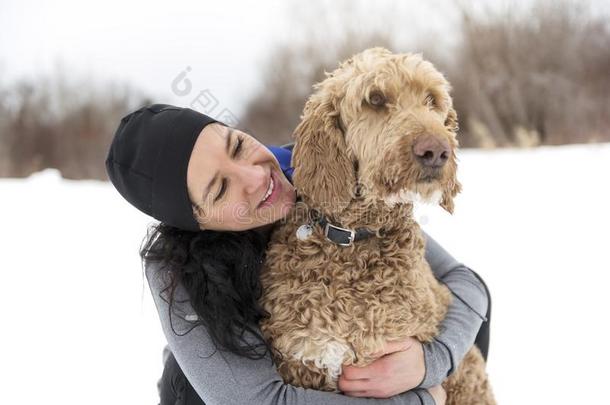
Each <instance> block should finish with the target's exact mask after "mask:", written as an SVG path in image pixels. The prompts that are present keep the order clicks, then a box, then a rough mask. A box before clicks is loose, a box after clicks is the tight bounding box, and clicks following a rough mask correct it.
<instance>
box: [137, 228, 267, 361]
mask: <svg viewBox="0 0 610 405" xmlns="http://www.w3.org/2000/svg"><path fill="white" fill-rule="evenodd" d="M266 243H267V238H266V236H265V235H264V233H263V232H261V231H259V230H248V231H243V232H219V231H210V230H205V231H200V232H190V231H183V230H180V229H178V228H175V227H172V226H169V225H166V224H163V223H161V224H159V225H154V226H152V227H151V228H150V230H149V232H148V235H147V236H146V238H145V240H144V242H143V244H142V247H141V249H140V257H141V258H142V260H143V262H144V263H145V264H146V262H159V263H160V264H161V267H162V269H163V270H164V271H167V272H168V274H169V276H170V277H169V283H168V284H167V285H166V286H165V288H164V289H163V290H162V291H161V294H165V293H168V295H169V300H167V299H165V298H164V299H165V300H166V301H167V302H168V304H169V310H170V323H171V314H172V306H173V304H174V292H175V289H176V287H177V285H178V284H182V285H183V286H184V288H185V290H186V292H187V294H188V297H189V299H190V303H191V306H192V307H193V309H194V310H195V312H196V313H197V315H198V320H197V321H194V322H192V324H193V328H191V329H189V330H188V331H187V332H186V333H188V332H190V331H191V330H192V329H194V328H195V327H198V326H204V327H205V328H206V329H207V331H208V333H209V334H210V336H211V338H212V340H213V342H214V344H215V346H216V349H217V350H218V349H221V350H226V351H230V352H232V353H235V354H237V355H240V356H244V357H247V358H250V359H260V358H263V357H264V356H265V355H266V353H268V352H269V353H270V352H271V351H270V347H269V345H268V343H267V342H266V341H265V339H264V337H263V336H262V335H261V333H260V330H259V329H258V322H259V321H260V320H261V319H262V318H263V317H265V316H267V313H266V311H265V310H264V309H263V308H262V307H261V306H260V304H259V302H258V299H259V298H260V296H261V293H262V288H261V283H260V277H259V275H260V267H261V265H262V262H263V259H264V254H265V247H266ZM172 330H174V327H173V325H172ZM174 333H176V331H175V330H174ZM247 334H249V335H251V336H254V337H255V340H256V342H255V343H252V342H251V340H250V341H248V340H246V339H245V337H246V335H247Z"/></svg>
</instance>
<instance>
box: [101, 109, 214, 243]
mask: <svg viewBox="0 0 610 405" xmlns="http://www.w3.org/2000/svg"><path fill="white" fill-rule="evenodd" d="M212 122H217V121H216V120H214V119H213V118H210V117H208V116H207V115H203V114H201V113H199V112H197V111H194V110H191V109H189V108H180V107H174V106H171V105H167V104H154V105H151V106H147V107H142V108H140V109H139V110H137V111H134V112H132V113H131V114H128V115H126V116H125V117H123V119H122V120H121V123H120V124H119V127H118V129H117V130H116V133H115V135H114V139H113V141H112V144H111V145H110V150H109V152H108V158H107V159H106V171H107V172H108V177H109V178H110V181H111V182H112V184H113V185H114V187H116V189H117V190H118V191H119V193H121V195H122V196H123V197H125V199H126V200H127V201H129V202H130V203H131V204H132V205H133V206H135V207H136V208H138V209H139V210H140V211H142V212H144V213H145V214H148V215H150V216H152V217H153V218H155V219H158V220H159V221H161V222H163V223H165V224H168V225H171V226H174V227H176V228H180V229H183V230H187V231H199V225H198V223H197V221H196V220H195V218H194V216H193V209H192V205H191V201H190V199H189V196H188V191H187V184H186V172H187V168H188V163H189V159H190V157H191V152H192V151H193V147H194V146H195V141H196V140H197V136H198V135H199V134H200V133H201V130H202V129H203V127H205V126H206V125H208V124H210V123H212Z"/></svg>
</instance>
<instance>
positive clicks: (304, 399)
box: [146, 263, 434, 405]
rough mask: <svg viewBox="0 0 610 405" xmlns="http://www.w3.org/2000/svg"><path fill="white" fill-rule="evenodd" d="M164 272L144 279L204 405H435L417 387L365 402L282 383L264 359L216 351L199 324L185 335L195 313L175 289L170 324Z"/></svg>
mask: <svg viewBox="0 0 610 405" xmlns="http://www.w3.org/2000/svg"><path fill="white" fill-rule="evenodd" d="M163 274H164V271H162V270H160V269H159V265H158V264H156V263H148V264H147V265H146V277H147V279H148V283H149V286H150V289H151V292H152V295H153V299H154V301H155V305H156V307H157V311H158V312H159V318H160V320H161V326H162V327H163V332H164V333H165V336H166V338H167V341H168V343H169V346H170V349H171V351H172V353H173V354H174V356H175V358H176V361H177V362H178V364H179V365H180V368H181V369H182V371H183V372H184V374H185V376H186V377H187V379H188V380H189V382H190V383H191V385H192V386H193V388H194V389H195V391H197V394H198V395H199V396H200V397H201V399H203V401H204V402H205V403H206V404H207V405H225V404H235V405H239V404H248V405H250V404H262V405H267V404H303V405H306V404H311V405H314V404H315V405H318V404H328V405H348V404H363V405H369V404H403V405H422V404H423V405H434V399H433V398H432V396H431V395H430V394H429V392H428V391H427V390H425V389H416V390H413V391H409V392H406V393H403V394H400V395H397V396H395V397H392V398H389V399H367V398H351V397H347V396H345V395H340V394H335V393H329V392H323V391H316V390H311V389H303V388H299V387H294V386H292V385H289V384H285V383H284V382H283V380H282V378H281V377H280V375H279V374H278V373H277V371H276V369H275V366H274V365H273V364H272V362H271V360H270V358H269V355H267V356H266V357H265V358H264V359H261V360H251V359H248V358H245V357H239V356H237V355H234V354H232V353H228V352H221V351H217V350H215V349H214V345H213V343H212V341H211V338H210V336H209V334H208V333H207V331H206V329H205V328H204V327H202V326H199V327H197V328H195V329H192V330H191V331H190V332H188V333H185V332H187V331H188V330H189V329H191V327H192V326H191V325H190V324H189V323H188V322H187V321H185V320H184V318H185V317H186V318H187V319H188V315H191V316H192V314H194V311H193V310H192V308H191V307H190V305H189V304H188V300H187V299H186V298H187V297H186V293H185V291H184V289H183V288H181V286H180V285H179V286H178V288H177V289H176V291H175V295H174V297H175V305H174V309H173V312H172V315H171V324H170V313H169V306H168V304H167V302H166V301H165V300H164V299H163V298H161V296H160V292H161V291H162V289H163V288H164V286H165V280H164V278H163V277H162V276H163ZM172 326H173V329H172ZM174 331H175V332H176V333H175V332H174Z"/></svg>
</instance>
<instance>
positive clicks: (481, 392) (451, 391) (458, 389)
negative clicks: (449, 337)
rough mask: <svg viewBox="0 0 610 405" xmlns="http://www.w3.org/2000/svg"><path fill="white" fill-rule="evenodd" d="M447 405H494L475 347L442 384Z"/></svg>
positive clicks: (483, 367)
mask: <svg viewBox="0 0 610 405" xmlns="http://www.w3.org/2000/svg"><path fill="white" fill-rule="evenodd" d="M443 387H444V388H445V391H446V392H447V405H495V404H496V400H495V398H494V395H493V392H492V390H491V385H490V384H489V380H488V377H487V373H486V372H485V360H484V359H483V355H482V354H481V352H480V351H479V349H478V348H477V347H476V346H473V347H472V349H470V351H469V352H468V353H466V356H465V357H464V360H462V362H461V363H460V365H459V367H458V368H457V370H455V372H454V373H453V374H451V376H449V378H448V379H447V381H445V382H444V383H443Z"/></svg>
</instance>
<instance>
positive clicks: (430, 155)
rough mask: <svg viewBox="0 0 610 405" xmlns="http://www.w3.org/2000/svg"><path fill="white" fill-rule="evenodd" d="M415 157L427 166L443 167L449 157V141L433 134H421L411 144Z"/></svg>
mask: <svg viewBox="0 0 610 405" xmlns="http://www.w3.org/2000/svg"><path fill="white" fill-rule="evenodd" d="M413 153H415V157H416V159H417V160H418V161H419V162H420V163H421V164H422V165H424V166H427V167H443V166H444V165H445V163H446V162H447V159H449V154H450V153H451V150H450V149H449V143H448V142H447V141H446V140H444V139H440V138H438V137H436V136H433V135H423V136H421V137H420V138H419V139H418V140H417V141H415V145H413Z"/></svg>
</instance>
